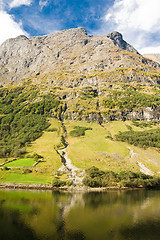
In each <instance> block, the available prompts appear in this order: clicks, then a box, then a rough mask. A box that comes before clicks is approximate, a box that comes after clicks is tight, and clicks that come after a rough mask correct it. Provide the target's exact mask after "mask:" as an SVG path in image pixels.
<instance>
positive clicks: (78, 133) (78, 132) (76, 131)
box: [70, 126, 92, 137]
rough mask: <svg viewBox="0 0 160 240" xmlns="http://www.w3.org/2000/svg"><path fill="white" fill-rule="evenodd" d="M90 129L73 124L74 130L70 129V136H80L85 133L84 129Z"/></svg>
mask: <svg viewBox="0 0 160 240" xmlns="http://www.w3.org/2000/svg"><path fill="white" fill-rule="evenodd" d="M87 130H92V128H87V127H80V126H75V127H74V130H72V131H70V135H71V136H72V137H80V136H84V135H85V131H87Z"/></svg>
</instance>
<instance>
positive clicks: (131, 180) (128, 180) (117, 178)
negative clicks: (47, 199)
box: [83, 167, 160, 188]
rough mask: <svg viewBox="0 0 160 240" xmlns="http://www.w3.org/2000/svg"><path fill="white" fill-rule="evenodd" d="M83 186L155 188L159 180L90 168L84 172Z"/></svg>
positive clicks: (129, 172)
mask: <svg viewBox="0 0 160 240" xmlns="http://www.w3.org/2000/svg"><path fill="white" fill-rule="evenodd" d="M83 184H84V185H86V186H88V187H111V186H121V187H131V188H135V187H136V188H139V187H144V188H156V187H160V178H158V177H153V176H149V175H145V174H143V173H134V172H131V171H121V172H119V173H114V172H112V171H100V170H99V169H98V168H96V167H91V168H89V169H87V170H86V176H85V178H84V179H83Z"/></svg>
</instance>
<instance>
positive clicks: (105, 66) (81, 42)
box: [0, 27, 160, 86]
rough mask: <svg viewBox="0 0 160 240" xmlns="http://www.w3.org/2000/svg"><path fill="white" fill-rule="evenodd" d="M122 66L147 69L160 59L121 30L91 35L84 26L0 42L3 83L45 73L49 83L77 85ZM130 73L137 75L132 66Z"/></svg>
mask: <svg viewBox="0 0 160 240" xmlns="http://www.w3.org/2000/svg"><path fill="white" fill-rule="evenodd" d="M124 50H125V51H124ZM122 67H124V68H126V69H127V68H128V69H132V68H140V69H142V68H143V72H147V71H148V69H150V68H157V69H158V70H159V69H160V65H159V64H158V63H156V62H152V61H151V60H147V59H145V58H144V57H143V56H141V55H140V54H138V52H137V50H136V49H135V48H134V47H132V46H131V45H130V44H128V43H127V42H126V41H125V40H123V37H122V34H121V33H119V32H112V33H109V34H106V35H103V36H88V35H87V31H86V30H85V29H84V28H82V27H80V28H76V29H68V30H63V31H59V32H55V33H52V34H49V35H45V36H35V37H31V38H27V37H26V36H23V35H21V36H18V37H16V38H12V39H8V40H6V41H5V42H4V43H3V44H2V45H1V46H0V84H2V85H5V84H6V83H7V84H8V83H19V82H22V81H24V80H25V79H31V80H35V79H36V81H38V83H40V82H41V81H43V82H44V76H47V77H45V79H47V80H45V81H46V83H48V82H49V83H52V84H55V85H59V84H61V85H66V86H68V85H70V84H71V82H72V85H73V86H75V85H77V84H78V85H80V84H81V85H84V83H83V80H84V81H85V84H86V85H87V84H94V85H96V84H97V81H99V77H97V78H96V81H95V77H94V80H93V83H92V81H90V83H89V81H88V80H86V79H87V78H86V76H91V75H95V74H100V73H102V72H105V73H107V72H109V71H114V70H115V69H117V68H122ZM62 73H63V74H62ZM127 74H128V75H129V77H128V76H126V79H129V78H130V77H132V79H133V78H134V79H135V78H136V75H135V74H132V73H130V70H129V72H128V73H127ZM66 75H67V76H68V77H67V79H66ZM112 75H113V74H112ZM132 75H133V76H132ZM37 76H38V78H37ZM57 76H59V77H57ZM77 76H79V78H78V77H77ZM112 77H113V76H112ZM84 78H85V79H84ZM143 78H144V77H143ZM57 79H58V80H57ZM77 79H78V80H77ZM79 79H81V80H79ZM75 81H76V83H75ZM105 81H108V80H107V79H106V80H105ZM120 81H121V79H120ZM127 81H128V80H127ZM77 82H78V83H77Z"/></svg>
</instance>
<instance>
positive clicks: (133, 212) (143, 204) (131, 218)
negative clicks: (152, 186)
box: [0, 191, 160, 240]
mask: <svg viewBox="0 0 160 240" xmlns="http://www.w3.org/2000/svg"><path fill="white" fill-rule="evenodd" d="M0 226H1V231H0V239H1V240H3V239H4V240H12V239H16V240H18V239H21V240H23V239H24V240H25V239H27V240H28V239H29V240H34V239H35V240H41V239H42V240H43V239H46V240H51V239H52V240H82V239H83V240H84V239H85V240H97V239H101V240H108V239H112V240H127V239H128V240H132V239H133V240H137V239H138V240H156V239H159V236H160V191H125V192H121V191H115V192H114V191H110V192H101V193H64V192H63V193H62V192H53V193H51V192H29V191H28V192H27V191H0Z"/></svg>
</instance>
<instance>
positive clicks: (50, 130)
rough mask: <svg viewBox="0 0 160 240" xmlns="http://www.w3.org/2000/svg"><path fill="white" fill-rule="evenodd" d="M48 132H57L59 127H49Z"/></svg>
mask: <svg viewBox="0 0 160 240" xmlns="http://www.w3.org/2000/svg"><path fill="white" fill-rule="evenodd" d="M46 131H47V132H56V131H57V128H49V129H47V130H46Z"/></svg>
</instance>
